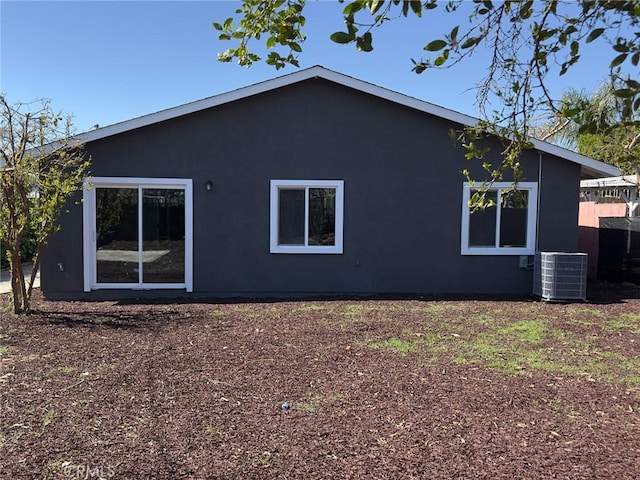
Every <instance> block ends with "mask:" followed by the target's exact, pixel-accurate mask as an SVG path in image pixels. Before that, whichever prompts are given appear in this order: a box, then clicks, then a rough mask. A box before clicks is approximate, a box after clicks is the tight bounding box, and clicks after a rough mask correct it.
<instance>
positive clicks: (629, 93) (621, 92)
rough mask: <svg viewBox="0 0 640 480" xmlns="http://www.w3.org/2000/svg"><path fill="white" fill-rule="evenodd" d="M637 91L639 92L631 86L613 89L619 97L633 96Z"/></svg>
mask: <svg viewBox="0 0 640 480" xmlns="http://www.w3.org/2000/svg"><path fill="white" fill-rule="evenodd" d="M636 93H638V92H636V91H635V90H632V89H630V88H619V89H618V90H614V91H613V94H614V95H615V96H616V97H618V98H631V97H633V96H635V94H636Z"/></svg>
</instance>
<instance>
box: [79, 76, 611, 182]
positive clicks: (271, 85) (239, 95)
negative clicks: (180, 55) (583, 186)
mask: <svg viewBox="0 0 640 480" xmlns="http://www.w3.org/2000/svg"><path fill="white" fill-rule="evenodd" d="M311 78H322V79H325V80H328V81H331V82H334V83H337V84H339V85H343V86H346V87H350V88H353V89H355V90H358V91H361V92H364V93H368V94H370V95H373V96H375V97H379V98H382V99H385V100H389V101H391V102H395V103H397V104H400V105H404V106H406V107H409V108H413V109H415V110H419V111H421V112H425V113H428V114H430V115H434V116H436V117H440V118H443V119H446V120H450V121H452V122H455V123H458V124H461V125H463V126H473V125H476V124H477V123H478V119H477V118H474V117H471V116H468V115H465V114H462V113H459V112H455V111H453V110H449V109H447V108H443V107H440V106H438V105H434V104H432V103H429V102H425V101H424V100H419V99H417V98H414V97H410V96H408V95H404V94H401V93H398V92H394V91H392V90H388V89H386V88H382V87H379V86H377V85H374V84H372V83H368V82H365V81H363V80H359V79H357V78H353V77H350V76H348V75H344V74H342V73H338V72H334V71H332V70H328V69H326V68H324V67H321V66H318V65H317V66H314V67H311V68H307V69H304V70H299V71H297V72H294V73H290V74H287V75H283V76H280V77H276V78H273V79H270V80H266V81H264V82H260V83H256V84H253V85H249V86H247V87H243V88H239V89H237V90H232V91H230V92H227V93H222V94H220V95H215V96H212V97H207V98H204V99H202V100H198V101H195V102H191V103H187V104H184V105H180V106H177V107H173V108H169V109H166V110H161V111H159V112H156V113H152V114H149V115H144V116H142V117H138V118H134V119H131V120H126V121H124V122H120V123H116V124H114V125H109V126H107V127H103V128H99V129H96V130H92V131H90V132H86V133H83V134H80V135H79V136H78V137H79V140H80V141H82V142H91V141H94V140H99V139H102V138H106V137H110V136H112V135H117V134H119V133H123V132H127V131H130V130H134V129H136V128H140V127H144V126H147V125H152V124H154V123H159V122H163V121H165V120H170V119H172V118H176V117H180V116H183V115H188V114H190V113H194V112H198V111H201V110H205V109H208V108H211V107H216V106H218V105H223V104H226V103H230V102H233V101H236V100H240V99H243V98H247V97H250V96H253V95H258V94H260V93H264V92H268V91H271V90H275V89H277V88H281V87H285V86H287V85H292V84H295V83H298V82H302V81H305V80H308V79H311ZM532 143H533V145H534V148H535V149H537V150H538V151H540V152H543V153H548V154H550V155H555V156H557V157H560V158H563V159H565V160H568V161H570V162H573V163H576V164H578V165H580V166H581V172H582V176H583V177H588V178H593V177H606V176H615V175H620V170H619V169H618V168H617V167H614V166H612V165H608V164H606V163H603V162H599V161H597V160H594V159H592V158H589V157H586V156H584V155H580V154H579V153H576V152H573V151H571V150H567V149H565V148H562V147H558V146H557V145H553V144H551V143H547V142H543V141H541V140H536V139H532Z"/></svg>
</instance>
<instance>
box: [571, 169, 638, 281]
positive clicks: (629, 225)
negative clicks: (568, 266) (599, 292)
mask: <svg viewBox="0 0 640 480" xmlns="http://www.w3.org/2000/svg"><path fill="white" fill-rule="evenodd" d="M638 190H639V188H638V177H637V175H624V176H619V177H607V178H595V179H589V180H582V181H581V182H580V208H579V216H578V225H579V226H580V229H579V235H578V249H579V250H580V251H581V252H585V253H588V254H589V267H588V276H589V278H590V279H593V280H595V279H596V278H602V279H606V280H635V281H637V280H638V279H640V276H639V274H640V269H638V268H636V264H637V263H638V262H639V261H640V258H636V257H640V234H639V233H638V232H640V216H639V215H640V209H639V208H638V205H639V203H640V201H639V198H638V193H639V192H638ZM639 266H640V265H639ZM635 270H638V273H635ZM634 277H635V278H634Z"/></svg>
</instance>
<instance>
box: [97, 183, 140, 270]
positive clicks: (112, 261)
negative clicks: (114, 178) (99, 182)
mask: <svg viewBox="0 0 640 480" xmlns="http://www.w3.org/2000/svg"><path fill="white" fill-rule="evenodd" d="M96 248H97V251H96V264H97V265H96V274H97V281H98V283H138V282H139V281H140V279H139V272H138V189H137V188H96Z"/></svg>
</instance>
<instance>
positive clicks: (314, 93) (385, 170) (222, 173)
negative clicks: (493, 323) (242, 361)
mask: <svg viewBox="0 0 640 480" xmlns="http://www.w3.org/2000/svg"><path fill="white" fill-rule="evenodd" d="M475 123H476V119H474V118H471V117H468V116H466V115H462V114H459V113H456V112H453V111H450V110H447V109H445V108H441V107H438V106H435V105H433V104H430V103H427V102H424V101H421V100H417V99H415V98H411V97H407V96H405V95H402V94H399V93H396V92H393V91H389V90H386V89H383V88H380V87H378V86H375V85H372V84H369V83H366V82H363V81H361V80H357V79H354V78H351V77H348V76H345V75H342V74H339V73H336V72H333V71H330V70H327V69H324V68H322V67H318V66H317V67H312V68H309V69H306V70H301V71H298V72H296V73H292V74H289V75H285V76H282V77H278V78H274V79H272V80H269V81H266V82H263V83H259V84H256V85H252V86H249V87H246V88H241V89H238V90H235V91H232V92H229V93H225V94H222V95H217V96H214V97H210V98H206V99H204V100H201V101H197V102H194V103H190V104H187V105H182V106H179V107H176V108H172V109H169V110H164V111H161V112H158V113H154V114H151V115H147V116H144V117H140V118H136V119H133V120H130V121H126V122H123V123H119V124H116V125H112V126H109V127H105V128H101V129H98V130H94V131H91V132H89V133H86V134H84V136H83V139H84V141H85V142H86V150H87V153H88V154H89V155H91V158H92V169H91V170H92V177H91V178H88V179H87V182H86V188H85V190H84V192H83V193H82V195H83V196H84V198H83V202H81V203H79V204H78V205H74V206H72V207H70V210H71V211H70V213H68V214H65V215H63V216H62V219H61V221H62V230H61V231H60V232H59V233H58V234H56V235H55V237H54V238H52V240H51V242H50V244H49V246H48V247H47V249H46V252H45V256H44V258H43V264H42V283H41V284H42V290H43V292H44V294H45V296H46V297H47V298H50V299H101V298H126V297H141V296H155V297H162V296H195V297H206V296H235V295H240V296H293V295H324V294H327V295H330V294H342V293H352V294H377V293H416V294H417V293H426V294H428V293H461V294H475V293H500V294H504V293H530V292H531V291H532V271H531V270H530V269H528V268H523V262H524V263H529V264H530V259H531V256H532V255H534V253H535V252H536V251H537V250H550V251H567V252H573V251H576V247H577V237H578V224H577V216H578V199H579V189H580V179H581V178H589V177H600V176H614V175H617V174H618V170H617V169H616V168H615V167H611V166H608V165H605V164H603V163H601V162H598V161H595V160H593V159H590V158H587V157H584V156H581V155H578V154H576V153H574V152H571V151H567V150H564V149H561V148H559V147H556V146H554V145H550V144H547V143H544V142H538V141H536V142H535V148H534V149H532V150H530V151H527V152H526V153H525V154H524V156H523V158H522V160H521V163H522V165H523V166H524V171H525V177H526V178H525V180H524V181H523V182H522V183H520V184H519V188H520V190H521V192H522V199H523V200H521V201H520V202H517V204H512V203H510V202H503V201H501V194H502V188H504V187H505V186H507V185H508V183H505V184H496V185H495V192H494V195H495V198H496V200H497V206H496V207H494V208H492V209H488V210H486V211H484V212H481V213H473V214H470V212H469V209H468V208H467V203H466V202H467V199H468V198H469V195H470V194H471V192H472V187H471V186H470V185H468V184H465V181H464V177H463V176H462V175H461V170H462V169H464V168H469V167H479V165H473V164H471V165H470V164H469V162H467V161H466V160H465V159H464V153H465V151H464V150H463V149H462V148H460V147H457V146H456V145H455V144H454V143H453V141H452V140H451V139H450V137H449V131H450V129H451V128H454V129H455V128H461V127H462V126H465V125H473V124H475ZM499 151H500V148H499V145H498V143H496V145H495V148H493V149H492V152H493V153H492V155H494V156H495V160H496V161H497V160H498V154H499ZM472 171H473V168H472ZM475 174H476V175H477V176H478V180H480V179H481V175H482V171H481V169H479V168H477V169H476V172H475ZM79 197H80V196H79ZM79 197H78V198H76V199H75V200H79ZM524 257H527V258H524Z"/></svg>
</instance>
